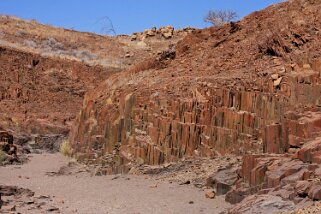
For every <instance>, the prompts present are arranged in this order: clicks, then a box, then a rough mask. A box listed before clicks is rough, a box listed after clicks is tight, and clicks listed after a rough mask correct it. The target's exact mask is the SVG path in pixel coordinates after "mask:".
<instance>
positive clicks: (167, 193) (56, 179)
mask: <svg viewBox="0 0 321 214" xmlns="http://www.w3.org/2000/svg"><path fill="white" fill-rule="evenodd" d="M69 161H70V160H69V159H68V158H66V157H63V156H62V155H60V154H41V155H32V158H31V160H30V162H28V163H26V164H24V165H22V166H7V167H1V168H0V184H3V185H15V186H19V187H22V188H27V189H30V190H32V191H34V192H35V194H36V195H46V196H50V197H51V198H52V199H53V201H52V204H53V205H54V206H56V207H59V209H60V212H61V213H137V214H138V213H142V214H143V213H184V214H187V213H213V214H215V213H220V212H222V211H224V209H225V208H227V207H228V206H229V205H228V204H227V203H226V202H225V201H224V198H223V197H216V198H215V199H207V198H205V196H204V195H205V192H204V191H202V190H200V189H198V188H196V187H193V186H189V185H179V184H178V183H169V182H167V181H158V180H155V179H153V178H150V177H148V176H115V175H114V176H91V175H90V174H89V173H79V174H72V175H60V176H49V175H48V172H55V171H58V170H59V169H60V167H62V166H66V165H67V164H68V162H69ZM115 178H117V179H115ZM18 211H19V210H18ZM38 211H39V213H42V212H43V211H41V210H38ZM38 211H37V212H38ZM24 213H36V211H35V210H33V211H30V212H28V211H25V212H24Z"/></svg>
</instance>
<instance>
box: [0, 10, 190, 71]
mask: <svg viewBox="0 0 321 214" xmlns="http://www.w3.org/2000/svg"><path fill="white" fill-rule="evenodd" d="M0 26H1V29H0V45H4V46H10V47H15V48H18V49H20V50H25V51H29V52H30V51H31V52H34V53H38V54H41V55H42V56H56V57H60V58H62V59H72V60H77V61H80V62H84V63H86V64H89V65H101V66H103V67H113V68H117V69H121V70H122V69H124V68H127V67H129V66H130V65H132V64H135V63H136V62H139V61H141V60H142V59H145V58H148V57H152V56H154V57H155V55H156V54H157V53H160V52H161V51H164V50H166V49H168V46H169V45H171V44H176V42H177V41H179V40H181V39H182V38H183V37H184V36H185V35H187V33H188V32H189V31H191V30H192V29H184V30H180V31H174V29H173V28H172V27H162V28H161V29H156V28H153V29H150V30H149V29H146V30H145V32H143V33H135V34H133V35H131V36H127V35H122V36H116V37H111V36H104V35H97V34H93V33H86V32H77V31H74V30H69V29H63V28H56V27H51V26H48V25H43V24H40V23H38V22H36V21H35V20H30V21H26V20H22V19H19V18H16V17H11V16H4V15H2V16H0Z"/></svg>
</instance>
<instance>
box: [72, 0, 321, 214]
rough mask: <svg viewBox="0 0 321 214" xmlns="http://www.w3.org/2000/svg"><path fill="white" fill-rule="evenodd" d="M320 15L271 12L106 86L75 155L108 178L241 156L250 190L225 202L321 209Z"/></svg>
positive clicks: (205, 34)
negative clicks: (267, 196)
mask: <svg viewBox="0 0 321 214" xmlns="http://www.w3.org/2000/svg"><path fill="white" fill-rule="evenodd" d="M320 10H321V2H320V1H315V0H309V1H306V0H292V1H288V2H284V3H281V4H277V5H272V6H270V7H268V8H267V9H265V10H263V11H260V12H255V13H253V14H251V15H249V16H247V17H245V18H244V19H243V20H241V21H239V22H232V23H229V24H226V25H224V26H221V27H213V28H210V29H204V30H197V31H194V33H193V34H190V35H188V36H187V37H185V38H184V39H183V40H182V41H181V42H178V44H177V45H176V47H175V49H174V48H173V50H172V51H170V52H167V53H166V54H164V55H161V56H160V57H158V58H156V59H154V60H152V61H149V62H146V63H145V64H140V65H137V66H136V68H135V69H129V70H127V71H126V72H123V73H121V74H119V75H114V76H112V77H110V78H108V79H107V80H106V81H104V82H103V83H102V84H101V85H100V86H99V87H98V88H97V89H95V90H93V91H91V92H89V93H87V94H86V96H85V101H84V105H83V109H82V111H81V113H80V115H79V117H78V118H77V120H76V123H75V125H74V127H73V130H72V133H71V136H70V144H71V145H72V148H73V150H74V155H75V156H76V157H78V159H79V160H89V161H91V162H95V163H97V162H98V163H101V164H102V165H103V166H104V167H105V171H106V172H107V173H108V172H109V173H110V172H127V171H128V170H129V169H131V167H133V166H135V165H137V164H142V163H144V164H151V165H157V164H163V163H168V162H173V161H177V160H179V159H181V158H183V157H213V156H224V155H226V154H236V155H245V156H244V163H243V168H242V169H240V171H239V175H238V176H236V177H239V178H241V180H240V181H239V182H244V183H243V184H244V185H245V186H242V185H241V184H238V185H237V186H238V187H240V186H242V188H239V189H237V188H236V189H234V190H233V191H232V192H230V193H229V194H228V195H227V200H228V201H230V202H233V203H237V202H240V201H241V200H243V199H244V197H245V196H246V195H248V194H252V193H254V192H257V191H261V190H264V189H265V191H263V192H264V193H268V192H269V191H274V192H275V195H276V197H280V195H281V198H274V199H275V201H274V202H273V203H278V201H279V199H280V200H281V201H282V200H283V199H286V200H289V199H290V200H292V201H294V202H289V203H290V204H287V205H286V206H288V207H291V208H293V207H294V203H298V202H299V201H301V200H302V199H303V198H304V197H305V196H306V195H308V196H309V198H310V199H314V200H319V199H318V197H319V194H320V192H321V191H320V188H319V187H320V184H319V183H318V181H317V177H318V174H317V172H316V171H315V170H316V169H317V168H318V165H317V164H319V163H320V158H321V156H320V154H321V150H320V146H319V145H320V137H321V125H320V124H321V123H320V122H321V104H320V102H321V100H320V94H321V86H320V82H321V77H320V72H321V53H320V51H319V50H320V49H321V37H320V24H321V13H320ZM263 153H264V155H263ZM254 154H257V155H254ZM277 166H278V167H277ZM308 179H310V180H313V182H311V181H309V182H307V183H305V186H304V188H303V187H302V185H303V184H302V183H300V182H301V181H302V180H308ZM314 179H316V180H314ZM287 185H288V186H287ZM298 185H299V186H298ZM300 185H301V186H300ZM285 186H286V188H285V189H284V188H283V187H285ZM280 187H281V190H282V191H283V192H277V191H278V190H280ZM316 187H318V188H316ZM282 188H283V189H282ZM302 188H303V189H302ZM316 189H317V190H316ZM300 191H301V192H300ZM263 192H261V193H263ZM225 193H226V192H225ZM263 198H264V197H263ZM272 198H273V197H272ZM282 198H283V199H282ZM255 200H257V201H255ZM262 200H264V199H260V198H254V199H253V198H252V199H248V200H247V201H245V202H244V203H245V205H244V204H243V205H244V206H245V207H239V208H236V210H237V209H241V208H242V209H244V210H246V209H247V208H249V207H251V204H252V205H253V204H258V203H259V202H260V201H262ZM243 205H240V206H243ZM292 205H293V207H292ZM258 206H260V205H258ZM231 212H233V211H231ZM234 212H235V210H234ZM249 213H250V212H249Z"/></svg>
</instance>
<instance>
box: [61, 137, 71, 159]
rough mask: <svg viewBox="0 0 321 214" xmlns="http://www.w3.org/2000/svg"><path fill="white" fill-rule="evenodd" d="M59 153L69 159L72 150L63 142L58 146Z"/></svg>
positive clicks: (66, 142) (67, 142)
mask: <svg viewBox="0 0 321 214" xmlns="http://www.w3.org/2000/svg"><path fill="white" fill-rule="evenodd" d="M60 153H61V154H63V155H65V156H68V157H70V156H71V155H72V149H71V147H70V144H69V141H68V140H65V141H64V142H63V143H62V144H61V145H60Z"/></svg>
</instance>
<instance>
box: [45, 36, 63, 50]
mask: <svg viewBox="0 0 321 214" xmlns="http://www.w3.org/2000/svg"><path fill="white" fill-rule="evenodd" d="M42 47H43V49H44V50H46V51H59V50H64V45H63V44H62V43H60V42H57V41H56V40H55V39H54V38H51V37H50V38H48V39H47V40H45V41H43V42H42Z"/></svg>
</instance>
